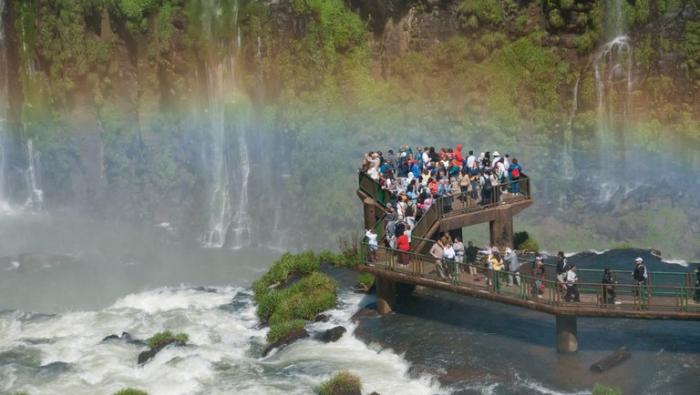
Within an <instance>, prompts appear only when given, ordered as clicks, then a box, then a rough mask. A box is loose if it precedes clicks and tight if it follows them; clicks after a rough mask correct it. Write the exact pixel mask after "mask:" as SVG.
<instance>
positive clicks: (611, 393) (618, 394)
mask: <svg viewBox="0 0 700 395" xmlns="http://www.w3.org/2000/svg"><path fill="white" fill-rule="evenodd" d="M593 395H622V390H621V389H620V388H618V387H608V386H607V385H603V384H596V385H595V387H593Z"/></svg>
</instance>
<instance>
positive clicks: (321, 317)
mask: <svg viewBox="0 0 700 395" xmlns="http://www.w3.org/2000/svg"><path fill="white" fill-rule="evenodd" d="M329 319H330V318H329V317H328V316H327V315H325V314H319V315H317V316H316V318H314V322H328V320H329Z"/></svg>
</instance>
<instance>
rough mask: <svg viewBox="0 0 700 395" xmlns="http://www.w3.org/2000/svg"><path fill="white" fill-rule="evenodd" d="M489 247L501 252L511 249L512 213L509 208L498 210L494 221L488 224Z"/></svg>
mask: <svg viewBox="0 0 700 395" xmlns="http://www.w3.org/2000/svg"><path fill="white" fill-rule="evenodd" d="M489 230H490V236H491V245H492V246H497V247H498V248H499V249H501V251H503V250H505V249H506V248H507V247H510V248H513V212H512V210H510V209H509V208H507V209H506V208H503V209H499V210H498V211H497V213H496V219H495V220H493V221H491V222H489Z"/></svg>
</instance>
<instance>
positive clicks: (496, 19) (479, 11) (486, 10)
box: [459, 0, 503, 25]
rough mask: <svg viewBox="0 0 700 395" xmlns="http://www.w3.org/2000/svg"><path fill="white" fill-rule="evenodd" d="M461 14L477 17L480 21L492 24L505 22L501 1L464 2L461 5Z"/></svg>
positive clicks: (475, 0) (476, 0)
mask: <svg viewBox="0 0 700 395" xmlns="http://www.w3.org/2000/svg"><path fill="white" fill-rule="evenodd" d="M459 12H460V13H463V14H468V15H476V17H477V18H479V21H481V22H485V23H491V24H494V25H495V24H499V23H501V22H503V10H502V9H501V2H500V1H499V0H464V1H462V3H461V4H460V5H459Z"/></svg>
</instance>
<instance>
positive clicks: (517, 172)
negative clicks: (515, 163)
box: [510, 167, 520, 178]
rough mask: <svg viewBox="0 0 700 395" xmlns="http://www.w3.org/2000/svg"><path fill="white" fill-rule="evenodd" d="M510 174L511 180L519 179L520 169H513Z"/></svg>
mask: <svg viewBox="0 0 700 395" xmlns="http://www.w3.org/2000/svg"><path fill="white" fill-rule="evenodd" d="M510 174H511V176H512V177H513V178H518V177H520V168H519V167H516V168H514V169H513V171H512V172H511V173H510Z"/></svg>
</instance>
